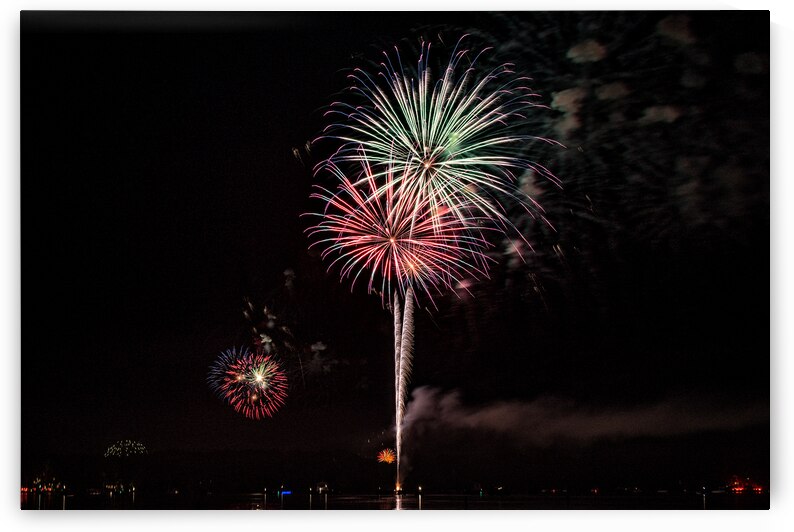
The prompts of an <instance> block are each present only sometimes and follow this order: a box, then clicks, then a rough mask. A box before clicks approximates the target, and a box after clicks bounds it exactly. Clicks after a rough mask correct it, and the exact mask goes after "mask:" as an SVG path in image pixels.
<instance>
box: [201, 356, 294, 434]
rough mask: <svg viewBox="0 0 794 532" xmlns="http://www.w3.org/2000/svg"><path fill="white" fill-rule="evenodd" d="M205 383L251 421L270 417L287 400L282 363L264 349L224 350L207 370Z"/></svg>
mask: <svg viewBox="0 0 794 532" xmlns="http://www.w3.org/2000/svg"><path fill="white" fill-rule="evenodd" d="M207 381H208V382H209V385H210V388H212V390H214V391H215V393H217V394H218V397H220V398H221V399H222V400H224V401H226V402H227V403H229V404H230V405H231V406H232V407H233V408H234V409H235V410H236V411H237V412H239V413H241V414H243V415H244V416H246V417H248V418H251V419H263V418H264V417H265V416H267V417H272V416H273V413H274V412H275V411H276V410H278V409H279V408H280V407H281V406H282V405H283V404H284V401H285V399H286V397H287V377H286V375H285V374H284V371H283V369H282V367H281V364H280V362H279V361H278V360H277V359H276V358H275V357H274V356H273V355H271V354H268V353H266V352H265V351H264V350H263V349H257V350H256V351H253V352H252V351H249V350H248V349H247V348H245V347H243V348H240V349H239V350H237V349H235V348H232V349H229V350H227V351H224V352H223V353H221V355H220V356H219V357H218V359H217V360H216V361H215V363H214V364H213V365H212V366H211V367H210V372H209V375H208V377H207Z"/></svg>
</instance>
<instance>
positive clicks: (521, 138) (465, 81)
mask: <svg viewBox="0 0 794 532" xmlns="http://www.w3.org/2000/svg"><path fill="white" fill-rule="evenodd" d="M462 40H463V39H461V41H458V45H457V46H456V47H455V49H454V50H453V52H452V55H451V58H450V60H449V63H448V64H447V66H446V67H445V68H444V70H443V73H442V74H441V76H440V79H438V81H435V82H433V81H431V80H432V79H434V77H435V73H434V72H433V68H432V67H431V64H430V48H431V45H430V44H429V43H422V45H421V51H420V55H419V61H418V64H417V68H416V70H410V69H408V68H405V67H403V64H402V60H401V58H400V54H399V50H397V49H396V48H395V52H396V53H395V57H394V58H392V57H391V56H390V55H389V54H387V53H385V52H384V56H385V61H384V62H382V63H381V65H380V67H379V68H378V71H377V72H376V73H374V74H370V73H367V72H365V71H364V70H361V69H356V70H355V71H354V73H353V74H351V75H350V79H351V80H352V86H351V91H352V92H354V93H356V94H357V95H358V96H359V100H360V101H357V102H354V103H347V102H336V103H334V104H332V106H331V109H330V110H329V111H328V114H329V115H332V116H334V117H340V118H341V120H340V121H339V122H338V123H334V124H331V125H330V126H328V127H327V128H326V130H325V131H324V134H323V136H321V137H320V138H330V139H335V140H336V141H337V142H341V146H340V147H339V149H338V150H337V151H336V153H335V154H334V155H332V156H331V157H330V158H329V159H328V160H326V161H323V162H321V163H320V164H319V165H318V166H317V167H316V170H320V169H322V168H325V167H327V166H329V165H331V166H333V165H336V164H341V163H349V162H355V161H362V160H363V159H364V157H365V156H364V155H363V154H362V152H361V149H360V148H361V147H363V149H364V150H365V151H366V154H367V155H366V157H367V158H369V159H370V160H372V161H374V163H375V164H376V165H377V166H378V173H377V174H376V177H378V178H380V177H381V176H382V175H383V174H385V173H386V172H387V170H385V169H386V168H392V167H393V168H394V170H395V171H396V172H397V174H398V175H399V176H400V179H402V180H404V181H405V182H404V183H402V186H403V187H405V188H406V189H407V190H408V191H409V192H408V193H409V194H410V195H412V196H415V197H417V198H418V199H420V200H421V201H425V200H426V201H427V202H428V204H429V205H428V207H429V208H430V209H431V210H434V209H437V208H439V207H440V206H441V205H443V206H445V207H446V208H448V209H449V210H450V212H451V213H452V215H453V216H454V217H456V218H457V219H458V220H460V221H461V222H463V223H467V220H468V219H469V218H470V216H471V214H472V209H476V211H477V212H478V214H479V215H481V216H485V217H487V218H489V219H490V220H491V221H492V222H495V223H496V224H497V225H498V226H499V227H500V228H501V229H503V230H504V229H507V228H509V227H512V225H511V223H510V220H509V219H508V217H507V216H506V214H505V209H504V206H503V202H502V201H501V200H500V198H502V197H507V198H510V199H512V200H515V202H516V203H517V204H519V205H521V206H523V207H524V209H525V210H526V211H527V212H528V213H530V214H532V215H533V216H536V215H537V216H539V217H540V218H542V219H544V220H545V217H544V216H543V209H542V208H541V207H540V206H539V205H538V204H537V203H536V202H535V201H534V200H533V199H532V198H531V197H529V196H528V195H527V194H525V193H523V192H521V191H520V190H518V189H517V187H516V186H515V183H516V175H517V174H518V175H520V174H523V173H525V172H526V171H532V172H534V173H536V174H538V175H540V176H543V177H545V178H547V179H550V180H551V181H552V182H555V183H557V182H558V181H557V178H556V177H555V176H554V175H553V174H552V173H551V172H550V171H549V170H548V169H546V168H545V167H544V166H542V165H540V164H538V163H534V162H531V161H529V160H527V159H526V158H525V157H523V156H522V155H521V154H522V153H523V151H524V150H525V148H526V147H527V145H528V144H530V143H532V142H533V141H544V142H549V143H555V144H557V143H556V142H555V141H551V140H549V139H545V138H541V137H538V136H533V135H527V134H524V133H522V132H521V131H520V130H521V128H523V127H525V124H526V122H527V115H528V114H529V113H531V112H532V111H533V109H534V108H536V107H543V106H541V105H539V104H537V103H535V100H536V98H537V96H538V95H537V94H535V93H534V92H533V91H532V90H531V89H530V88H529V87H528V86H527V85H526V83H527V82H528V78H525V77H520V76H517V75H516V74H515V72H514V71H513V70H512V66H511V65H510V64H502V65H501V66H499V67H497V68H495V69H491V70H490V71H489V72H488V73H486V74H485V75H479V76H478V75H477V71H478V68H476V67H478V66H479V65H477V61H478V59H479V54H477V56H476V57H472V54H471V52H470V51H468V50H466V49H464V48H463V47H462V46H461V43H462ZM386 186H388V185H386ZM384 190H385V189H384Z"/></svg>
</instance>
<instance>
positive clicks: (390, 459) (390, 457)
mask: <svg viewBox="0 0 794 532" xmlns="http://www.w3.org/2000/svg"><path fill="white" fill-rule="evenodd" d="M396 459H397V457H396V456H395V455H394V451H392V450H391V449H383V450H382V451H381V452H379V453H378V462H383V463H385V464H393V463H394V461H395V460H396Z"/></svg>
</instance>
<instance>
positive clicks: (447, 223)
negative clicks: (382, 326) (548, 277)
mask: <svg viewBox="0 0 794 532" xmlns="http://www.w3.org/2000/svg"><path fill="white" fill-rule="evenodd" d="M329 168H330V169H331V170H332V171H333V173H334V174H335V175H336V177H337V178H338V179H339V180H340V185H339V189H338V190H337V192H335V193H333V192H330V191H328V190H325V189H322V188H320V187H318V190H319V192H316V193H315V194H313V197H315V198H319V199H321V200H322V201H323V202H324V204H325V207H324V212H322V213H315V214H316V215H317V216H320V217H321V218H322V220H321V221H320V223H319V224H317V225H316V226H314V227H311V228H310V229H309V232H310V234H311V235H312V236H313V237H315V238H316V240H315V242H314V243H313V244H312V246H314V245H319V246H321V247H323V248H324V249H323V251H322V256H323V258H329V257H332V258H333V260H332V261H331V266H329V268H330V267H333V266H334V265H335V264H337V263H338V264H341V276H342V277H343V278H352V279H353V284H355V282H356V280H357V279H358V278H359V277H364V278H368V286H367V288H368V291H370V292H373V291H375V292H380V294H381V297H382V298H383V299H384V301H385V299H386V298H389V297H391V294H392V290H393V289H394V288H396V289H397V290H398V291H399V292H400V293H401V294H402V295H405V293H406V292H407V291H408V288H413V289H414V291H421V292H424V293H426V294H427V296H428V297H429V298H430V299H431V300H432V297H433V294H434V293H443V291H444V290H443V289H444V288H450V287H452V286H453V285H454V284H455V283H456V282H458V281H460V280H461V279H463V278H465V277H481V276H487V266H488V262H489V260H490V259H489V257H488V256H487V255H486V254H485V250H486V249H487V248H488V243H487V241H486V240H485V239H484V238H483V235H482V233H483V231H484V230H486V228H485V227H483V225H484V224H481V222H482V219H481V218H480V217H477V216H475V215H474V214H472V215H471V216H469V218H468V219H466V220H465V221H461V219H460V218H459V217H457V216H454V215H453V214H452V213H451V211H450V209H449V208H448V207H446V206H445V205H443V204H440V203H438V202H437V201H436V200H435V198H434V197H433V196H428V195H424V194H421V193H419V192H420V191H418V190H416V189H411V188H409V187H406V186H404V184H405V183H407V182H409V181H408V179H407V178H406V176H400V177H399V178H398V177H396V176H395V175H394V174H393V172H392V169H391V168H388V169H387V170H386V171H385V172H383V173H378V172H375V171H373V168H372V167H371V166H370V165H369V163H368V162H367V161H366V159H365V160H364V161H363V162H362V174H361V176H360V178H359V179H358V180H357V181H355V182H354V181H353V180H351V179H350V178H349V177H348V176H347V175H345V173H344V172H343V171H342V170H341V169H339V168H338V167H337V166H335V165H333V164H330V165H329ZM381 183H382V184H381ZM378 278H379V279H380V283H378ZM378 284H380V286H377V285H378Z"/></svg>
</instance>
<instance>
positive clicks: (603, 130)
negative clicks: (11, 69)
mask: <svg viewBox="0 0 794 532" xmlns="http://www.w3.org/2000/svg"><path fill="white" fill-rule="evenodd" d="M463 34H470V37H469V38H471V39H474V42H475V43H480V44H482V46H483V47H484V46H491V47H493V51H492V53H493V55H494V57H495V59H496V60H498V61H510V62H513V63H515V64H516V70H517V71H520V72H523V73H526V74H527V75H529V76H531V77H532V78H533V88H535V89H536V90H537V91H538V92H539V93H540V94H541V99H542V101H543V103H544V104H546V105H548V106H549V107H550V108H549V109H548V110H542V109H538V114H537V116H533V117H530V118H529V119H528V121H530V122H531V125H532V127H533V128H535V130H536V131H538V134H539V135H542V136H548V137H553V138H556V139H558V140H560V141H561V142H562V143H563V144H565V146H566V147H567V148H565V149H563V148H559V147H553V146H545V147H542V148H541V147H538V148H537V149H538V151H537V152H536V153H533V155H532V156H533V157H536V159H537V160H538V161H540V162H542V163H543V164H544V165H546V166H547V167H549V168H550V169H551V170H552V171H553V172H554V173H555V174H556V175H557V176H558V177H559V178H560V179H561V181H562V183H563V189H562V190H559V189H556V188H554V187H553V186H551V185H550V184H549V183H529V184H524V183H522V185H527V186H531V187H533V191H534V192H533V194H535V195H537V197H538V200H539V201H540V203H541V204H542V205H543V206H544V208H546V210H547V216H548V218H549V219H550V220H551V221H552V223H553V224H554V226H555V230H554V231H552V230H550V229H549V228H548V227H547V226H542V225H540V224H537V223H534V222H532V221H531V220H527V219H524V218H522V217H521V216H520V214H519V213H513V214H515V221H516V225H517V226H519V227H520V228H521V230H522V231H523V233H524V234H525V235H526V237H527V238H528V240H529V241H530V242H532V244H533V247H534V252H527V253H526V254H525V256H524V260H521V259H520V258H519V257H517V256H515V254H514V253H513V252H511V249H512V248H511V247H510V246H509V245H507V244H506V243H505V242H502V241H500V240H498V239H497V240H495V241H494V248H493V257H494V258H495V259H496V260H497V264H496V266H495V267H494V269H493V272H492V276H491V279H488V280H483V281H479V282H475V283H472V285H471V287H470V290H471V292H472V294H473V296H469V295H466V294H465V293H463V291H459V294H458V296H460V297H457V296H456V295H455V294H449V295H448V296H446V297H441V298H439V299H438V300H437V301H436V304H437V305H438V308H437V309H436V308H433V306H432V305H428V302H427V301H422V302H421V305H422V307H423V308H422V309H421V310H420V311H419V312H417V331H416V354H415V362H414V364H415V370H414V375H413V377H412V388H411V389H412V391H413V393H414V402H413V404H412V406H409V418H408V419H409V420H410V421H411V424H410V427H409V428H408V439H407V442H406V444H405V446H406V448H405V454H406V460H407V463H408V464H407V465H408V473H407V475H406V482H409V483H417V482H422V483H425V484H426V485H435V486H438V487H439V488H442V487H443V488H449V489H470V488H472V487H474V486H476V485H479V484H482V485H496V484H506V485H508V486H511V487H512V488H513V489H514V490H517V491H520V490H522V489H529V488H533V489H534V488H542V487H548V486H552V485H556V486H562V485H567V486H582V487H587V486H590V485H610V486H620V485H648V486H651V487H654V486H655V487H660V486H669V487H672V486H677V485H690V484H691V485H694V484H695V483H700V482H710V483H711V484H712V485H719V483H720V482H727V481H728V479H729V478H730V476H731V475H734V474H736V475H740V476H750V477H752V478H754V479H757V480H758V481H759V482H762V483H764V484H765V485H768V482H769V444H770V442H769V369H770V366H769V352H770V343H769V308H770V299H769V293H770V278H769V266H770V263H769V252H770V248H769V188H770V186H769V115H770V109H769V14H768V13H767V12H758V13H739V14H736V13H733V14H732V13H728V12H699V13H689V14H680V13H678V14H676V13H653V12H643V13H609V14H598V13H583V14H577V13H557V14H555V13H531V12H527V13H512V14H501V15H499V14H487V13H472V14H454V13H424V14H412V13H402V14H390V13H377V14H368V13H323V14H317V13H315V14H311V13H306V14H290V13H280V14H275V13H256V14H189V13H188V14H184V13H183V14H164V13H160V14H147V13H123V12H120V13H115V14H94V13H90V12H82V13H81V12H73V13H55V12H23V14H22V16H21V91H20V92H21V105H22V107H21V124H22V127H21V147H22V152H21V169H22V179H21V191H22V199H21V213H22V216H21V227H22V233H21V234H22V270H23V272H24V274H23V276H22V279H23V280H22V292H23V294H24V299H23V321H22V323H23V331H22V340H23V346H24V351H23V354H22V398H21V399H22V403H21V410H22V415H21V419H22V441H21V444H22V445H21V447H22V472H21V473H22V480H23V482H24V481H25V480H26V479H28V478H30V477H31V476H34V475H36V474H38V473H39V472H40V471H42V470H44V469H47V468H49V470H51V471H54V472H55V474H56V475H57V476H59V478H64V479H71V478H75V480H74V482H82V483H84V484H85V485H90V484H91V483H92V482H95V479H98V478H101V472H102V469H103V467H104V466H103V463H102V454H103V452H104V450H105V449H106V448H107V447H108V446H109V445H110V444H112V443H113V442H115V441H117V440H121V439H134V440H139V441H141V442H143V443H144V444H145V445H146V447H147V448H148V449H149V452H150V457H151V461H152V463H153V464H157V466H153V467H152V469H158V468H159V471H160V472H161V474H162V475H163V476H164V477H167V479H166V480H164V481H163V482H170V483H174V484H179V483H183V484H190V483H191V482H197V481H200V480H203V479H207V478H211V479H215V480H216V481H217V482H222V481H224V479H226V481H229V480H228V477H229V475H231V476H233V477H234V479H235V481H236V482H240V483H242V484H245V483H246V482H249V481H250V482H254V481H256V482H260V481H261V479H263V478H264V479H266V480H267V481H269V482H280V481H282V480H284V479H287V480H290V481H294V482H299V481H300V482H303V481H305V482H317V481H320V480H329V481H331V482H333V483H335V484H336V485H339V486H344V487H348V488H350V489H354V488H355V489H374V486H377V485H379V484H388V479H389V478H390V476H389V475H390V474H389V473H388V472H386V473H384V471H385V470H383V469H381V468H379V467H378V466H379V464H377V463H376V461H375V455H376V453H377V452H378V451H379V450H380V449H382V448H383V447H393V434H392V433H390V430H391V427H392V424H393V415H394V413H393V400H394V391H393V374H392V372H393V366H392V356H393V352H392V348H393V344H392V337H391V315H390V313H389V311H388V310H385V309H383V308H382V306H381V301H380V298H379V297H377V296H376V295H368V294H367V293H366V290H365V288H364V287H363V286H358V287H356V289H354V290H353V291H352V293H351V290H350V287H349V284H347V282H345V283H341V282H340V281H339V276H338V271H337V270H332V271H331V272H327V271H326V266H327V265H326V264H323V263H322V261H321V260H320V258H319V256H318V253H317V252H316V251H310V250H309V249H308V244H309V239H308V238H307V236H306V235H305V233H304V231H305V229H306V228H307V227H308V226H309V225H310V222H309V221H308V220H307V219H306V218H305V217H303V218H302V217H301V216H300V215H301V213H305V212H309V211H311V210H312V209H316V208H317V205H316V204H314V203H312V202H311V201H310V199H309V194H310V192H311V186H312V184H313V183H315V182H318V181H317V180H315V179H314V178H313V177H312V174H311V167H312V165H313V164H314V163H316V162H317V161H319V160H321V159H322V158H323V157H327V156H328V155H329V154H330V150H331V149H332V146H331V145H330V144H323V143H322V142H320V143H317V144H316V145H314V146H312V147H311V149H310V150H308V151H307V149H306V143H307V142H308V141H310V140H312V139H314V138H316V137H317V136H318V135H319V133H320V132H321V131H322V128H323V127H324V126H325V125H326V124H327V119H326V118H324V117H323V112H324V109H325V106H327V105H328V104H330V103H331V102H332V101H333V100H334V99H336V98H339V97H343V95H344V89H345V87H346V86H347V81H346V75H347V74H348V73H349V72H350V69H351V68H353V67H357V66H362V67H364V66H367V65H368V64H369V63H368V62H369V61H372V60H379V58H380V56H379V54H380V50H383V49H389V48H391V47H392V46H393V45H395V44H398V45H399V46H400V48H401V52H402V53H403V54H404V55H405V56H406V57H411V54H412V51H413V50H415V49H416V48H417V47H418V42H419V39H420V38H422V37H424V38H425V39H429V40H433V41H434V43H437V44H438V52H437V56H436V57H437V58H438V59H439V60H443V59H444V58H445V57H446V55H445V54H448V50H449V49H450V47H451V46H453V45H454V43H455V42H456V40H457V39H458V38H459V37H460V36H461V35H463ZM587 42H591V43H592V42H596V43H598V46H595V48H593V47H592V46H591V47H590V48H587V46H584V47H580V48H576V49H574V47H575V46H576V45H579V44H582V43H587ZM435 45H436V44H434V46H435ZM599 47H600V48H599ZM588 49H589V50H591V51H592V50H593V49H595V50H600V51H597V52H595V53H596V56H597V57H592V56H591V57H586V56H587V54H586V53H585V52H582V50H588ZM572 50H573V51H572ZM577 50H578V52H577ZM605 87H606V88H605ZM607 88H612V89H614V90H616V91H617V92H614V91H613V92H612V93H609V92H608V90H607ZM620 88H622V89H620ZM618 89H620V90H618ZM623 89H625V91H623V92H621V91H622V90H623ZM565 91H568V92H565ZM610 94H612V96H610ZM296 153H297V156H296ZM326 183H327V182H326ZM285 272H288V273H285ZM249 301H250V303H251V305H252V307H248V306H247V302H249ZM265 305H267V306H268V308H269V309H271V311H272V312H274V313H275V314H276V315H277V317H278V318H277V319H278V320H279V322H280V323H284V324H288V325H289V327H290V328H291V330H292V331H293V333H294V339H293V345H294V346H297V347H295V349H294V350H293V351H291V352H290V353H289V354H285V358H286V359H288V360H289V361H290V375H289V378H290V383H291V390H290V396H289V398H288V401H287V404H286V405H285V407H284V408H282V409H281V410H280V411H279V412H278V413H277V414H276V415H275V416H274V417H273V418H272V419H267V420H264V421H252V420H249V419H246V418H244V417H243V416H241V415H239V414H237V413H235V412H234V411H233V410H232V409H231V408H229V407H228V406H226V405H224V404H223V403H222V402H221V401H220V400H219V399H218V398H216V397H215V396H214V395H213V393H212V391H211V390H210V389H209V387H208V386H207V384H206V377H207V370H208V368H209V366H210V364H211V363H212V362H213V361H214V360H215V358H216V357H217V356H218V354H219V353H220V352H221V351H223V350H226V349H228V348H230V347H232V346H240V345H244V344H245V345H251V342H252V340H253V335H252V330H251V328H252V326H256V325H257V323H255V321H256V320H254V322H252V321H251V319H246V317H245V316H244V315H243V311H244V310H246V309H247V308H248V309H249V315H250V314H256V313H258V312H261V310H262V309H263V308H264V306H265ZM251 308H253V309H254V310H253V311H251ZM318 342H322V344H323V345H322V346H324V347H325V349H321V350H318V349H316V348H315V350H312V348H311V346H312V345H315V347H316V346H317V343H318ZM251 463H256V464H257V465H256V467H248V466H247V464H251ZM242 470H245V472H244V473H241V472H240V471H242ZM163 471H165V472H163ZM229 471H232V472H233V473H229ZM224 475H226V476H224ZM229 482H231V481H229Z"/></svg>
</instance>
